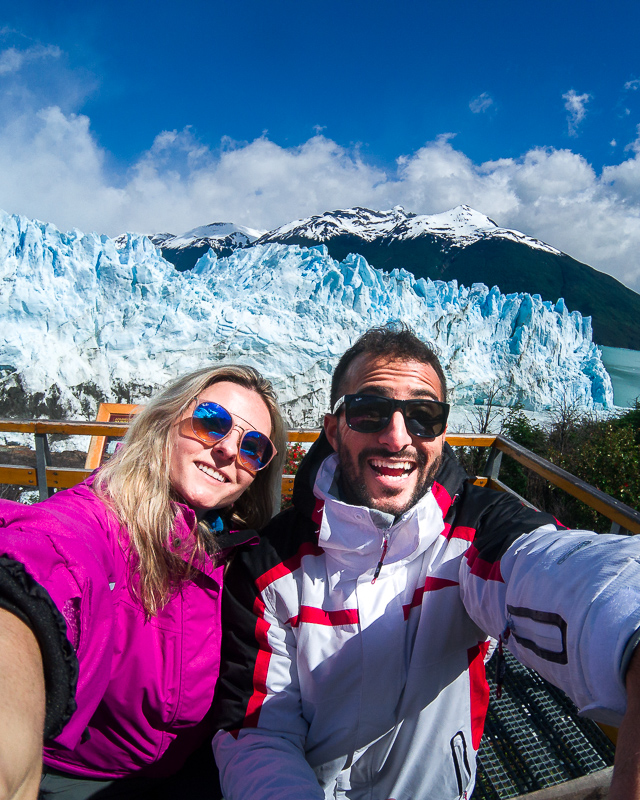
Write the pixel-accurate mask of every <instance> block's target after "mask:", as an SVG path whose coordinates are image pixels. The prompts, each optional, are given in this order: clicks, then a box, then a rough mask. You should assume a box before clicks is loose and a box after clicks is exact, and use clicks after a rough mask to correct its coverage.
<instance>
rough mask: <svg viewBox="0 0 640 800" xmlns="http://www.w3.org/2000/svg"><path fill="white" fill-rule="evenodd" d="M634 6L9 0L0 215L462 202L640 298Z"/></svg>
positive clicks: (2, 21)
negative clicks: (587, 266)
mask: <svg viewBox="0 0 640 800" xmlns="http://www.w3.org/2000/svg"><path fill="white" fill-rule="evenodd" d="M638 31H640V3H635V2H628V0H624V2H620V0H609V1H608V2H606V3H605V2H594V1H593V0H581V2H575V1H574V0H565V1H564V2H561V3H558V2H557V0H553V1H551V0H539V2H535V3H513V2H506V1H505V2H502V1H501V0H500V1H498V0H496V1H494V0H459V2H457V3H455V4H454V3H443V2H438V3H436V2H432V0H404V2H389V0H366V1H365V0H340V2H338V0H322V2H314V3H309V2H304V0H296V2H293V0H271V2H264V0H262V1H261V2H260V1H259V0H234V2H221V1H219V0H181V2H175V0H154V2H151V1H150V0H145V1H143V0H126V2H125V0H109V2H101V0H92V2H91V3H87V2H86V0H83V2H79V1H78V0H21V2H20V3H16V2H14V1H13V0H12V2H7V1H6V0H0V208H2V209H4V210H5V211H6V212H8V213H10V214H23V215H25V216H27V217H29V218H32V219H39V220H42V221H45V222H51V223H53V224H54V225H56V226H57V227H59V228H61V229H62V230H65V231H66V230H70V229H73V228H79V229H80V230H83V231H96V232H98V233H105V234H107V235H110V236H113V235H117V234H119V233H121V232H123V231H125V230H129V231H136V232H143V233H152V232H160V231H169V232H172V233H176V234H177V233H183V232H185V231H187V230H189V229H191V228H194V227H196V226H199V225H204V224H207V223H210V222H234V223H236V224H239V225H245V226H248V227H251V228H257V229H261V230H268V229H272V228H274V227H277V226H279V225H282V224H284V223H286V222H290V221H292V220H294V219H299V218H303V217H306V216H309V215H311V214H318V213H322V212H324V211H330V210H333V209H337V208H349V207H352V206H356V205H359V206H365V207H368V208H373V209H388V208H391V207H393V206H395V205H402V206H403V207H404V208H405V210H406V211H411V212H415V213H418V214H433V213H439V212H442V211H446V210H448V209H450V208H452V207H454V206H456V205H460V204H467V205H469V206H471V207H473V208H475V209H477V210H478V211H481V212H482V213H484V214H486V215H488V216H489V217H490V218H491V219H493V220H494V221H495V222H496V223H497V224H499V225H500V226H502V227H508V228H514V229H516V230H520V231H523V232H524V233H527V234H529V235H531V236H535V237H537V238H539V239H542V240H543V241H545V242H548V243H549V244H551V245H553V246H554V247H557V248H559V249H561V250H563V251H565V252H567V253H569V254H570V255H572V256H573V257H574V258H578V259H579V260H581V261H584V262H586V263H589V264H590V265H591V266H593V267H595V268H596V269H600V270H602V271H605V272H608V273H610V274H612V275H614V276H615V277H616V278H618V280H620V281H622V282H623V283H625V284H626V285H627V286H629V287H631V288H632V289H634V290H635V291H640V47H639V40H640V36H639V34H638Z"/></svg>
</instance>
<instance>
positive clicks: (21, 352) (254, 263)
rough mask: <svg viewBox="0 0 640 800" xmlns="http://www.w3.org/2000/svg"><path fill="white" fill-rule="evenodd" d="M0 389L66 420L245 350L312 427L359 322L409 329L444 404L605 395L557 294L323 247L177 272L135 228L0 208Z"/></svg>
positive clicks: (584, 338) (586, 403)
mask: <svg viewBox="0 0 640 800" xmlns="http://www.w3.org/2000/svg"><path fill="white" fill-rule="evenodd" d="M0 280H1V285H2V304H1V307H0V321H1V327H0V397H1V396H2V395H3V394H6V392H7V391H8V390H9V389H10V388H11V387H12V386H14V387H15V386H16V385H18V384H19V385H20V386H22V388H23V389H24V390H25V392H26V393H27V394H28V395H33V396H35V395H36V394H37V393H42V394H43V395H45V396H46V395H47V394H49V395H50V394H51V393H55V394H56V396H57V398H58V404H59V406H60V407H61V409H62V410H63V411H64V413H65V414H66V415H67V416H69V417H80V416H89V417H91V416H93V415H94V414H95V410H96V403H97V400H98V399H104V400H108V401H117V400H119V399H122V387H123V386H130V387H133V389H132V391H133V395H134V396H133V397H132V398H131V399H133V400H135V399H136V398H138V399H140V398H143V397H144V396H146V395H147V394H148V392H149V391H150V390H152V389H153V388H155V387H157V386H159V385H162V384H164V383H165V382H166V381H168V380H170V379H172V378H173V377H175V376H177V375H178V374H180V373H182V372H185V371H188V370H190V369H195V368H196V367H198V366H201V365H202V364H203V363H205V362H208V361H213V362H230V361H241V362H243V363H247V364H252V365H254V366H256V367H258V368H259V369H260V370H261V371H263V372H264V373H265V374H266V375H268V376H269V377H270V378H271V379H272V380H273V381H274V383H275V385H276V388H277V391H278V394H279V396H280V398H281V400H282V404H283V406H284V408H285V411H286V413H287V416H288V418H289V421H290V423H291V424H292V425H295V426H315V425H318V424H319V422H320V420H321V419H322V415H323V413H324V412H325V411H326V409H327V406H328V394H329V383H330V378H331V373H332V370H333V367H334V366H335V363H336V361H337V359H338V358H339V356H340V355H341V353H342V352H344V350H345V349H346V348H347V347H348V346H349V345H350V344H351V343H352V342H353V340H354V339H355V338H356V337H357V336H358V335H359V334H360V333H362V332H363V331H364V330H365V329H367V328H368V327H370V326H372V325H382V324H385V323H386V322H388V321H391V320H401V321H403V322H406V323H408V324H409V325H411V326H412V327H413V328H414V330H415V331H416V332H417V333H418V334H419V335H420V336H422V337H423V338H424V339H426V340H429V341H431V342H433V343H434V344H435V346H436V348H437V349H438V351H439V353H440V356H441V359H442V362H443V365H444V367H445V371H446V373H447V376H448V378H449V382H450V385H451V387H452V393H451V399H452V401H453V402H454V403H464V404H473V403H478V402H481V401H482V400H483V398H485V397H486V395H487V393H488V392H489V391H490V390H491V389H492V388H493V387H494V386H496V385H500V386H501V395H500V397H499V401H500V402H502V403H503V404H511V403H513V402H515V401H520V402H522V403H524V405H525V407H526V408H529V409H535V410H544V409H547V408H550V407H553V406H554V405H555V404H557V403H559V402H570V403H575V404H576V405H579V406H581V407H582V408H585V409H593V408H610V407H611V406H612V405H613V391H612V387H611V381H610V378H609V375H608V374H607V372H606V370H605V368H604V366H603V364H602V360H601V356H600V352H599V351H598V349H597V347H596V346H595V345H594V343H593V341H592V332H591V321H590V318H588V317H582V316H581V315H580V313H578V312H577V311H574V312H571V313H569V311H568V310H567V308H566V306H565V304H564V302H563V301H562V300H558V302H557V303H556V304H555V305H554V304H552V303H549V302H543V301H542V300H541V298H540V297H539V296H538V295H533V296H531V295H528V294H511V295H507V296H505V295H503V294H501V293H500V291H499V290H498V288H497V287H493V288H492V289H490V288H488V287H487V286H485V285H483V284H474V285H473V286H471V287H464V286H458V284H457V283H456V282H455V281H450V282H449V283H444V282H440V281H436V282H432V281H430V280H424V279H420V280H417V281H416V280H415V278H414V277H413V275H411V274H410V273H408V272H405V271H404V270H394V271H393V272H392V273H390V274H387V273H384V272H382V271H380V270H377V269H374V268H372V267H371V266H369V264H368V263H367V262H366V261H365V259H364V258H363V257H362V256H359V255H350V256H348V257H347V258H346V259H344V261H341V262H338V261H335V260H333V259H332V258H330V257H329V255H328V254H327V250H326V248H325V247H324V246H317V247H312V248H300V247H298V246H287V245H279V244H267V245H256V246H253V247H249V248H247V249H244V250H237V251H235V252H234V253H233V254H232V255H231V256H229V257H226V258H218V257H217V256H216V255H215V254H214V253H213V251H209V253H208V254H206V255H204V256H203V257H202V258H201V259H200V260H199V261H198V263H197V265H196V267H195V268H194V269H193V270H191V271H190V272H178V271H177V270H176V269H175V268H174V267H173V266H172V265H171V264H170V263H168V262H167V261H165V260H164V259H163V258H162V257H161V256H160V254H159V251H158V250H156V248H155V247H154V246H153V245H152V243H151V242H150V241H149V239H148V238H147V237H146V236H142V235H138V234H127V235H125V236H121V237H118V239H117V240H114V239H109V238H108V237H106V236H100V235H97V234H83V233H82V232H80V231H77V230H74V231H71V232H69V233H61V232H60V231H58V230H57V229H56V228H55V227H54V226H53V225H48V224H43V223H40V222H35V221H31V220H28V219H26V218H24V217H19V216H9V215H7V214H4V213H2V212H0Z"/></svg>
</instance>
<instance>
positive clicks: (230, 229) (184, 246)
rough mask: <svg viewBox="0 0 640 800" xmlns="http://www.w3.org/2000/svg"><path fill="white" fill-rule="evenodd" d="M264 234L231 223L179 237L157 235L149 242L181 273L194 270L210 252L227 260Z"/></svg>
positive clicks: (209, 226)
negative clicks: (198, 262) (200, 259)
mask: <svg viewBox="0 0 640 800" xmlns="http://www.w3.org/2000/svg"><path fill="white" fill-rule="evenodd" d="M263 234H264V231H259V230H254V229H253V228H245V227H244V226H242V225H234V224H233V223H231V222H212V223H211V224H210V225H201V226H200V227H199V228H193V229H192V230H190V231H187V232H186V233H182V234H179V235H177V236H176V235H174V234H172V233H154V234H151V235H150V236H149V238H150V239H151V241H152V242H153V243H154V244H155V246H156V247H159V248H160V250H161V251H162V256H163V258H165V259H166V260H167V261H170V262H171V263H172V264H173V265H174V266H175V267H177V268H178V269H179V270H185V269H191V268H192V267H193V266H194V265H195V263H196V261H197V260H198V259H199V258H200V256H203V255H204V254H205V253H206V252H208V251H209V250H210V249H211V250H213V252H214V253H216V255H219V256H227V255H230V254H231V253H232V252H233V251H234V250H236V249H237V248H238V247H246V246H248V245H250V244H252V243H253V242H255V240H256V239H258V238H259V237H260V236H262V235H263Z"/></svg>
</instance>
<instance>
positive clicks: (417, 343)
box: [331, 324, 447, 408]
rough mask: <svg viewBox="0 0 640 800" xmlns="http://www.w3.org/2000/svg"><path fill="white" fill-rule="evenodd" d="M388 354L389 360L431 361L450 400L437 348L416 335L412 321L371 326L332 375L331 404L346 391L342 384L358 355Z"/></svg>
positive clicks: (379, 355)
mask: <svg viewBox="0 0 640 800" xmlns="http://www.w3.org/2000/svg"><path fill="white" fill-rule="evenodd" d="M361 355H365V356H369V357H370V358H386V359H389V361H417V362H418V363H419V364H429V366H430V367H432V368H433V371H434V372H435V373H436V375H437V376H438V378H439V380H440V386H441V391H442V400H443V402H446V400H447V379H446V378H445V376H444V371H443V369H442V366H441V365H440V361H439V360H438V356H437V355H436V352H435V350H433V348H431V347H430V346H429V345H428V344H425V342H423V341H422V340H421V339H418V337H417V336H416V335H415V333H414V332H413V331H412V330H411V328H410V327H409V326H408V325H404V324H401V325H393V326H391V325H389V326H383V327H380V328H369V330H368V331H366V332H365V333H363V334H362V336H361V337H360V338H359V339H357V340H356V341H355V342H354V343H353V344H352V345H351V347H350V348H349V349H348V350H347V351H346V353H345V354H344V355H343V356H342V358H341V359H340V361H338V366H337V367H336V368H335V370H334V373H333V378H332V379H331V408H333V407H334V405H335V403H336V401H337V400H338V398H339V397H340V396H341V395H342V394H343V391H342V385H343V383H344V378H345V375H346V373H347V371H348V369H349V367H350V366H351V363H352V362H353V361H354V359H356V358H357V357H358V356H361Z"/></svg>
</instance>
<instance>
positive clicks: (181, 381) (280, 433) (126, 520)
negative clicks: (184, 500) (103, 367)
mask: <svg viewBox="0 0 640 800" xmlns="http://www.w3.org/2000/svg"><path fill="white" fill-rule="evenodd" d="M220 381H229V382H230V383H237V384H238V385H239V386H243V387H244V388H246V389H250V390H252V391H255V392H256V393H257V394H258V395H259V396H260V397H261V399H262V400H263V401H264V403H265V405H266V406H267V409H268V410H269V416H270V417H271V433H270V438H271V441H272V442H273V443H274V445H275V447H276V450H277V451H278V454H277V456H276V457H275V458H274V459H273V460H272V461H271V463H270V464H269V466H268V467H266V468H265V469H263V470H261V471H260V472H258V473H257V474H256V476H255V479H254V481H253V482H252V483H251V485H250V486H249V487H248V489H247V490H246V491H245V492H244V493H243V494H242V495H241V496H240V497H239V498H238V499H237V500H236V501H235V503H234V504H233V507H232V508H231V509H229V510H227V509H225V511H226V512H227V513H226V521H227V523H228V524H229V525H230V526H232V527H234V526H235V527H237V528H261V527H262V526H263V525H265V524H266V523H267V522H268V520H269V519H270V517H271V515H272V513H273V510H274V508H273V506H274V499H275V498H276V497H277V496H279V495H278V494H277V492H278V490H279V483H280V480H281V474H282V465H283V462H284V458H285V455H286V446H287V434H286V429H285V425H284V422H283V420H282V416H281V414H280V409H279V408H278V402H277V399H276V396H275V393H274V391H273V387H272V386H271V383H270V382H269V381H268V380H266V378H263V377H262V375H260V373H259V372H257V370H255V369H253V368H252V367H245V366H238V365H229V366H218V367H205V368H203V369H199V370H197V371H196V372H191V373H189V374H188V375H184V376H183V377H181V378H178V380H176V381H174V382H173V383H172V384H170V385H169V386H167V387H166V389H164V390H163V391H162V392H160V394H158V395H156V397H154V398H153V399H152V400H151V401H150V402H149V403H148V405H146V406H145V407H144V408H143V409H142V410H141V411H140V413H139V414H137V415H136V416H135V417H134V419H133V421H132V423H131V425H130V427H129V430H128V432H127V435H126V436H125V439H124V443H123V446H122V447H121V448H120V450H119V451H118V452H117V453H116V454H115V455H114V456H113V457H112V458H111V459H110V460H109V461H108V462H107V464H105V466H104V467H102V469H101V470H100V471H99V472H98V474H97V475H96V478H95V481H94V483H93V489H94V491H95V492H96V494H97V495H98V496H99V497H100V498H101V499H102V500H103V502H104V503H106V504H107V505H108V506H109V507H110V508H111V509H112V510H113V511H114V513H115V514H116V516H117V517H118V519H119V521H120V523H121V525H122V526H123V528H125V529H126V533H127V536H128V546H129V558H130V570H131V576H130V577H131V586H132V587H134V589H135V592H136V594H137V595H138V597H139V599H140V602H141V603H142V605H143V606H144V608H145V611H146V613H147V615H149V616H152V615H154V614H156V613H157V612H158V610H159V609H160V608H162V606H163V605H164V604H165V603H166V602H167V601H168V600H169V599H170V597H171V595H172V594H173V592H175V591H176V589H177V588H178V587H179V585H180V583H181V582H182V581H184V580H186V579H187V578H188V577H189V574H190V571H191V564H192V562H193V559H194V558H195V557H196V556H197V555H199V554H201V553H202V551H203V550H204V534H205V532H206V531H207V530H208V528H207V526H206V524H205V523H200V525H201V526H202V527H201V534H200V535H195V536H192V537H189V538H188V540H187V541H186V542H182V543H181V548H180V547H178V548H176V544H177V542H174V531H175V526H176V518H177V515H178V514H179V513H181V511H180V508H179V506H178V505H177V502H179V500H180V498H179V497H178V496H177V495H176V493H175V492H174V490H173V487H172V486H171V482H170V479H169V469H170V465H171V454H172V446H173V436H172V429H173V426H174V424H175V423H176V422H177V421H178V420H180V419H181V417H182V416H183V414H184V413H185V412H186V411H187V409H188V408H189V405H190V404H191V403H192V402H193V400H194V398H195V397H196V396H197V395H199V394H200V393H201V392H203V391H204V390H205V389H206V388H207V387H209V386H212V385H213V384H214V383H219V382H220ZM230 410H231V411H233V409H230ZM197 531H198V528H197V526H196V527H195V528H194V533H197ZM185 559H186V560H185Z"/></svg>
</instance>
